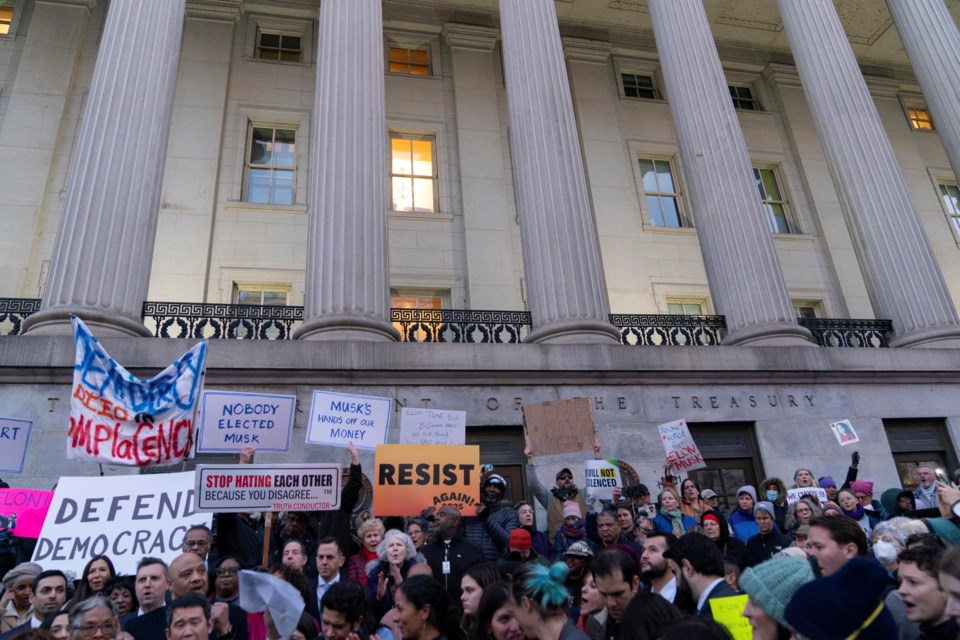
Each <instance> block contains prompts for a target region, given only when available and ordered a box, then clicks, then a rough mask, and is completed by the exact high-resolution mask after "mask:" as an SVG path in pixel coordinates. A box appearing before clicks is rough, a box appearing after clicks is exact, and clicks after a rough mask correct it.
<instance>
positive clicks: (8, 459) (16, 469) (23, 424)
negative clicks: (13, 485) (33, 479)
mask: <svg viewBox="0 0 960 640" xmlns="http://www.w3.org/2000/svg"><path fill="white" fill-rule="evenodd" d="M32 428H33V422H31V421H30V420H17V419H16V418H0V471H2V472H4V473H23V463H24V462H25V461H26V459H27V447H28V446H29V444H30V431H31V430H32Z"/></svg>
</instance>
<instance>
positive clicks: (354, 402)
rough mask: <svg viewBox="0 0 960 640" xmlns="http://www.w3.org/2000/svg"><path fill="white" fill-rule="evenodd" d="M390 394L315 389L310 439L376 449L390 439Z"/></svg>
mask: <svg viewBox="0 0 960 640" xmlns="http://www.w3.org/2000/svg"><path fill="white" fill-rule="evenodd" d="M392 407H393V400H392V399H391V398H376V397H372V396H357V395H353V394H349V393H333V392H330V391H314V392H313V403H312V404H311V406H310V424H309V425H308V426H307V442H308V443H310V444H328V445H333V446H335V447H346V446H347V444H348V443H350V442H352V443H353V446H354V447H356V448H357V449H371V450H372V449H376V448H377V445H378V444H384V443H386V441H387V427H389V426H390V411H391V409H392Z"/></svg>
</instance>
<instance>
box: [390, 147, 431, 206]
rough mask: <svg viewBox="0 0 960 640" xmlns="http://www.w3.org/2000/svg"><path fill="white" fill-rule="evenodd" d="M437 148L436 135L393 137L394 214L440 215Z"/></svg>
mask: <svg viewBox="0 0 960 640" xmlns="http://www.w3.org/2000/svg"><path fill="white" fill-rule="evenodd" d="M433 148H434V138H433V137H432V136H414V135H402V134H391V135H390V190H391V192H392V194H393V195H392V205H391V208H392V209H393V210H394V211H418V212H426V213H434V212H436V210H437V207H436V188H437V175H436V173H435V169H434V167H436V162H434V158H433Z"/></svg>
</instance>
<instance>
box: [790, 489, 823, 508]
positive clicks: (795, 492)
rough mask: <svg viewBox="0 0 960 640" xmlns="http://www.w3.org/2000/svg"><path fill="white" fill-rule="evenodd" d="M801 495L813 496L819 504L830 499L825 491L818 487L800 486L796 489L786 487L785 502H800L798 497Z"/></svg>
mask: <svg viewBox="0 0 960 640" xmlns="http://www.w3.org/2000/svg"><path fill="white" fill-rule="evenodd" d="M803 496H815V497H816V498H817V500H819V501H820V504H821V505H822V504H823V503H825V502H826V501H827V500H829V499H830V498H828V497H827V492H826V491H824V490H823V489H821V488H820V487H800V488H798V489H787V504H795V503H797V502H800V498H802V497H803Z"/></svg>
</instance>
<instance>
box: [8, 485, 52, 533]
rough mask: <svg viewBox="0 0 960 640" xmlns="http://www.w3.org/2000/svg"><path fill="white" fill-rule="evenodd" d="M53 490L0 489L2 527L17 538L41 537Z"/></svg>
mask: <svg viewBox="0 0 960 640" xmlns="http://www.w3.org/2000/svg"><path fill="white" fill-rule="evenodd" d="M52 500H53V491H33V490H31V489H0V528H3V529H9V530H10V532H11V533H13V536H14V537H15V538H39V537H40V531H41V529H43V521H44V519H45V518H46V517H47V510H48V509H49V508H50V503H51V501H52Z"/></svg>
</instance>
